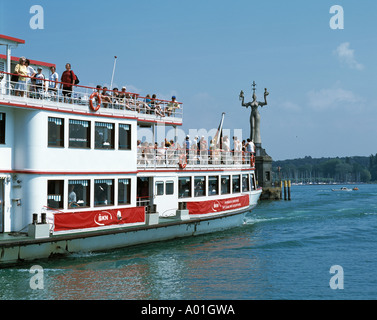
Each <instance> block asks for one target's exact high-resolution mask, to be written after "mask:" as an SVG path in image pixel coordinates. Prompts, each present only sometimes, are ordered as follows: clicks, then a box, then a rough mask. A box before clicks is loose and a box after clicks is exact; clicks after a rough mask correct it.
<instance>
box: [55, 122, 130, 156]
mask: <svg viewBox="0 0 377 320" xmlns="http://www.w3.org/2000/svg"><path fill="white" fill-rule="evenodd" d="M64 120H65V119H63V118H53V117H49V118H48V146H49V147H64V146H65V141H64V136H65V134H64V133H65V121H64ZM91 127H92V123H91V121H85V120H76V119H69V121H68V129H69V132H68V146H69V147H70V148H85V149H90V148H91V147H92V139H91V132H92V130H91ZM116 127H117V135H118V149H119V150H131V125H129V124H123V123H119V124H118V126H116V125H115V124H114V123H109V122H97V121H95V122H94V148H95V149H115V134H116V132H115V131H116V130H115V129H116Z"/></svg>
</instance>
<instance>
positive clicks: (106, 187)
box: [94, 179, 114, 207]
mask: <svg viewBox="0 0 377 320" xmlns="http://www.w3.org/2000/svg"><path fill="white" fill-rule="evenodd" d="M113 204H114V180H112V179H96V180H94V206H98V207H99V206H110V205H113Z"/></svg>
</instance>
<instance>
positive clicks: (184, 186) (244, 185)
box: [47, 174, 255, 209]
mask: <svg viewBox="0 0 377 320" xmlns="http://www.w3.org/2000/svg"><path fill="white" fill-rule="evenodd" d="M249 181H251V185H250V183H249ZM116 184H117V188H115V186H116ZM154 187H155V189H154V190H155V191H154V193H155V195H156V196H162V195H173V194H174V181H173V180H169V181H156V182H155V186H154ZM250 188H251V189H255V184H254V179H253V174H250V175H249V174H242V175H240V174H238V175H220V176H217V175H214V176H195V177H179V178H178V198H180V199H183V198H191V197H193V196H194V197H202V196H207V195H208V196H213V195H220V194H231V193H240V192H241V191H242V192H248V191H250ZM93 189H94V190H93V192H94V206H95V207H101V206H112V205H115V204H117V205H127V204H131V199H130V197H131V179H129V178H127V179H116V180H115V179H94V188H93ZM115 193H117V199H116V200H115ZM90 195H91V180H89V179H88V180H86V179H84V180H68V195H67V198H66V203H67V208H68V209H72V208H78V207H81V208H85V207H90V200H91V196H90ZM150 198H151V197H150V194H149V178H138V190H137V201H138V205H147V204H148V203H149V200H150ZM64 201H65V197H64V180H48V182H47V203H48V204H47V206H48V207H49V208H50V209H63V208H64Z"/></svg>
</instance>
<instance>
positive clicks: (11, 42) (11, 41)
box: [0, 34, 25, 73]
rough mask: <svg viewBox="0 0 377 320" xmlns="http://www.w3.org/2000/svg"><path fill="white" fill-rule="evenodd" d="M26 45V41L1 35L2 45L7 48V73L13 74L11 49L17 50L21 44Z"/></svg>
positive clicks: (0, 42)
mask: <svg viewBox="0 0 377 320" xmlns="http://www.w3.org/2000/svg"><path fill="white" fill-rule="evenodd" d="M24 43H25V40H22V39H18V38H13V37H10V36H6V35H3V34H0V45H2V46H6V59H7V64H6V66H7V68H6V72H8V73H10V72H11V67H10V66H11V59H12V55H11V48H17V47H18V45H19V44H24Z"/></svg>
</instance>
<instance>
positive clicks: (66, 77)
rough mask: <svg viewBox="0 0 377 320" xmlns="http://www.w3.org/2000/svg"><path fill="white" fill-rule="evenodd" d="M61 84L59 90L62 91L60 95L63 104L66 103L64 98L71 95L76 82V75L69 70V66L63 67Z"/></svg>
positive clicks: (68, 64)
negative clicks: (61, 95)
mask: <svg viewBox="0 0 377 320" xmlns="http://www.w3.org/2000/svg"><path fill="white" fill-rule="evenodd" d="M60 81H61V82H63V83H61V84H60V89H63V91H62V93H63V96H64V102H67V101H66V100H67V98H66V97H71V95H72V87H73V85H74V84H75V81H76V75H75V73H74V72H73V71H72V70H71V64H70V63H67V64H66V65H65V71H64V72H63V74H62V77H61V79H60ZM70 103H72V99H70Z"/></svg>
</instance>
